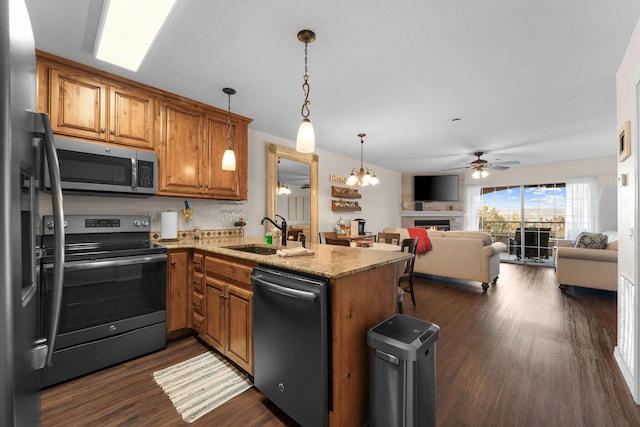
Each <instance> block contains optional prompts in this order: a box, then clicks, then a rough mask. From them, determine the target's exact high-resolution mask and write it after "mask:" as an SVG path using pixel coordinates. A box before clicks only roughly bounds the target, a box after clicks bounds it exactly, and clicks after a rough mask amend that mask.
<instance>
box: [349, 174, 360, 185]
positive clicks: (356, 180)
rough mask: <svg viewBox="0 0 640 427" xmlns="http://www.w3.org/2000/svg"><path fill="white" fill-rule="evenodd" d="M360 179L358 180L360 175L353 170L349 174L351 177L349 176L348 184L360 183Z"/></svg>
mask: <svg viewBox="0 0 640 427" xmlns="http://www.w3.org/2000/svg"><path fill="white" fill-rule="evenodd" d="M358 181H359V180H358V177H357V176H356V174H355V173H353V172H351V175H349V178H347V182H346V184H347V185H351V186H353V185H358Z"/></svg>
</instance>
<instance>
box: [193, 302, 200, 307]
mask: <svg viewBox="0 0 640 427" xmlns="http://www.w3.org/2000/svg"><path fill="white" fill-rule="evenodd" d="M193 305H194V306H196V307H200V306H201V305H202V304H201V303H199V302H194V303H193Z"/></svg>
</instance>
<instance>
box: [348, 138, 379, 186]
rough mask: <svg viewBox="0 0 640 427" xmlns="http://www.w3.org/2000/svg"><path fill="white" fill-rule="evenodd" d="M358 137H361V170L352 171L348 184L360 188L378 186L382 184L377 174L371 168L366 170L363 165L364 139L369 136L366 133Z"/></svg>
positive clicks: (354, 169)
mask: <svg viewBox="0 0 640 427" xmlns="http://www.w3.org/2000/svg"><path fill="white" fill-rule="evenodd" d="M358 136H359V137H360V169H357V168H353V169H352V170H351V175H349V178H347V182H346V184H347V185H349V186H352V187H353V186H356V185H358V186H360V187H366V186H367V185H378V184H380V180H379V179H378V177H377V176H376V173H375V172H374V171H373V170H372V169H369V168H367V169H366V170H365V168H364V166H363V164H362V157H363V156H362V152H363V149H364V139H363V138H364V137H365V136H367V135H366V134H364V133H359V134H358Z"/></svg>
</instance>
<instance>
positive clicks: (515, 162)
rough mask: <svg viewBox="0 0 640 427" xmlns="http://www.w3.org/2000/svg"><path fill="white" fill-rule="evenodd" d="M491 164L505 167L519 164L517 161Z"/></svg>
mask: <svg viewBox="0 0 640 427" xmlns="http://www.w3.org/2000/svg"><path fill="white" fill-rule="evenodd" d="M493 164H494V165H499V166H507V165H511V166H515V165H519V164H520V162H519V161H517V160H508V161H506V162H493Z"/></svg>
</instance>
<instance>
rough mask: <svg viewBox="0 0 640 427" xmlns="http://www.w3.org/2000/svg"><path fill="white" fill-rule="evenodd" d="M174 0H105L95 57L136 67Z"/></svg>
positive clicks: (133, 69) (130, 68)
mask: <svg viewBox="0 0 640 427" xmlns="http://www.w3.org/2000/svg"><path fill="white" fill-rule="evenodd" d="M175 3H176V0H135V1H131V0H106V1H105V3H104V9H103V10H102V17H101V22H100V28H99V29H98V38H97V43H96V58H98V59H100V60H102V61H106V62H110V63H112V64H115V65H118V66H120V67H123V68H126V69H128V70H132V71H137V70H138V67H140V64H141V63H142V60H143V59H144V57H145V56H146V55H147V52H148V51H149V48H150V47H151V45H152V44H153V42H154V40H155V39H156V37H157V35H158V33H159V32H160V29H161V28H162V26H163V24H164V22H165V21H166V19H167V16H169V13H170V12H171V10H172V9H173V6H174V5H175Z"/></svg>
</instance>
